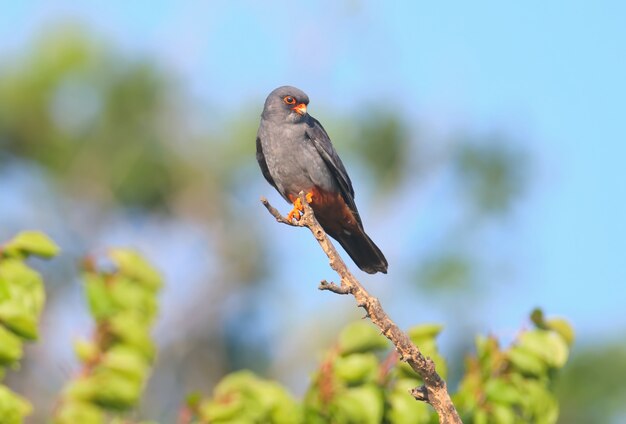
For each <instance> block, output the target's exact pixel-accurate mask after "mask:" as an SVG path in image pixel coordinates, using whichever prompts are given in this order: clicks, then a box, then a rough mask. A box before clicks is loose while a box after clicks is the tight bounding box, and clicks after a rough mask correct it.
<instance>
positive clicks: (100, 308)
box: [84, 273, 117, 321]
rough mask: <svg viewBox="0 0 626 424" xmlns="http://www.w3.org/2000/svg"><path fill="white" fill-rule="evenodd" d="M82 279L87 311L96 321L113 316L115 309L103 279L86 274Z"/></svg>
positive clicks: (93, 274) (92, 274)
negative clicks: (87, 305)
mask: <svg viewBox="0 0 626 424" xmlns="http://www.w3.org/2000/svg"><path fill="white" fill-rule="evenodd" d="M84 279H85V291H86V295H87V302H88V303H89V310H90V311H91V314H92V315H93V317H94V318H95V319H96V321H102V320H104V319H107V318H109V317H110V316H112V315H114V314H115V313H116V312H117V307H116V305H115V302H113V299H111V294H110V293H109V289H108V287H107V284H106V282H105V277H103V276H102V275H99V274H95V273H86V274H85V276H84Z"/></svg>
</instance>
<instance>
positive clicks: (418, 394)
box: [261, 192, 462, 424]
mask: <svg viewBox="0 0 626 424" xmlns="http://www.w3.org/2000/svg"><path fill="white" fill-rule="evenodd" d="M300 201H301V202H302V205H303V207H304V214H303V215H302V216H301V217H300V220H299V221H290V220H288V219H287V218H285V217H283V216H282V215H281V214H280V212H279V211H278V210H277V209H276V208H274V207H273V206H272V205H270V203H269V202H268V201H267V199H265V198H264V197H262V198H261V202H262V203H263V205H264V206H265V207H266V208H267V210H268V211H269V212H270V213H271V214H272V215H273V216H274V218H276V220H277V221H278V222H280V223H283V224H287V225H290V226H293V227H307V228H308V229H309V230H311V232H312V233H313V236H314V237H315V239H316V240H317V242H318V243H319V244H320V246H321V248H322V250H324V253H326V256H328V259H329V260H330V267H331V268H332V269H333V270H334V271H335V272H337V274H339V277H340V278H341V280H340V284H335V283H332V282H328V281H325V280H324V281H322V282H321V283H320V286H319V289H320V290H329V291H332V292H333V293H337V294H351V295H353V296H354V298H355V300H356V302H357V305H358V306H359V307H361V308H363V309H365V311H366V313H367V316H368V317H369V318H370V319H371V320H372V322H373V323H374V324H375V325H376V326H377V327H378V328H380V331H381V333H382V334H383V335H384V336H385V337H387V338H388V339H389V340H390V341H391V343H393V345H394V346H395V348H396V350H397V351H398V353H399V354H400V359H401V360H403V361H405V362H406V363H408V364H409V365H410V366H411V368H412V369H413V370H414V371H415V372H416V373H417V374H418V375H419V376H420V377H421V378H422V381H423V382H424V385H423V386H421V387H417V388H415V389H413V390H411V395H412V396H413V397H414V398H415V399H417V400H419V401H423V402H426V403H428V404H430V405H431V406H432V407H433V408H434V409H435V411H436V412H437V415H438V416H439V423H440V424H460V423H462V422H461V418H460V417H459V414H458V412H457V411H456V408H455V407H454V405H453V404H452V400H451V399H450V395H449V394H448V391H447V388H446V382H445V381H444V380H443V379H442V378H441V377H440V376H439V374H437V371H436V370H435V363H434V362H433V361H432V360H431V359H430V358H426V357H425V356H424V355H423V354H422V352H421V351H420V350H419V348H418V347H417V346H415V345H414V344H413V342H412V341H411V339H409V337H408V336H407V335H406V334H405V333H404V332H402V331H401V330H400V328H399V327H398V326H397V325H396V324H395V323H394V322H393V321H392V320H391V319H390V318H389V316H388V315H387V313H386V312H385V311H384V310H383V308H382V306H381V305H380V302H379V301H378V299H377V298H375V297H373V296H372V295H370V294H369V293H368V292H367V290H365V288H364V287H363V286H362V285H361V283H359V281H358V280H357V279H356V278H355V277H354V275H352V273H351V272H350V271H349V270H348V267H347V266H346V264H345V262H344V261H343V259H341V257H340V256H339V253H337V250H336V249H335V246H333V244H332V243H331V242H330V240H329V238H328V236H327V235H326V232H325V231H324V230H323V229H322V226H321V225H320V224H319V222H317V219H316V218H315V214H314V213H313V209H311V206H310V205H309V204H308V202H307V201H306V198H305V196H304V192H301V193H300Z"/></svg>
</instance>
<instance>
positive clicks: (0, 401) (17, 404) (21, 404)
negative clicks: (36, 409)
mask: <svg viewBox="0 0 626 424" xmlns="http://www.w3.org/2000/svg"><path fill="white" fill-rule="evenodd" d="M32 409H33V407H32V406H31V404H30V403H29V402H28V401H27V400H26V399H24V398H23V397H21V396H18V395H16V394H15V393H13V392H12V391H10V390H9V389H8V388H6V387H5V386H2V385H0V422H1V423H2V424H22V422H23V421H24V417H25V416H26V415H28V414H30V413H31V411H32Z"/></svg>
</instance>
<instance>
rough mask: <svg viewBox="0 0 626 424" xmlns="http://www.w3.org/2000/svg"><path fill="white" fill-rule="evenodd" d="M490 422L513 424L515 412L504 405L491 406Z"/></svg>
mask: <svg viewBox="0 0 626 424" xmlns="http://www.w3.org/2000/svg"><path fill="white" fill-rule="evenodd" d="M491 416H492V419H491V422H494V423H497V424H515V422H516V419H515V412H513V408H511V406H508V405H507V406H505V405H498V404H495V405H491Z"/></svg>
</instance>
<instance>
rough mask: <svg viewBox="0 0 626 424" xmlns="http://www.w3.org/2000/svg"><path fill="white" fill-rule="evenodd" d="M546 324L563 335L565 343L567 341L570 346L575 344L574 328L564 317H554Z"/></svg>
mask: <svg viewBox="0 0 626 424" xmlns="http://www.w3.org/2000/svg"><path fill="white" fill-rule="evenodd" d="M546 325H547V327H548V328H549V329H550V330H552V331H556V332H557V333H558V334H559V335H560V336H561V337H563V340H565V343H567V345H568V346H569V347H571V346H572V345H573V344H574V338H575V335H574V328H573V327H572V326H571V325H570V323H569V322H567V321H566V320H564V319H563V318H553V319H550V320H548V321H547V322H546Z"/></svg>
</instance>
